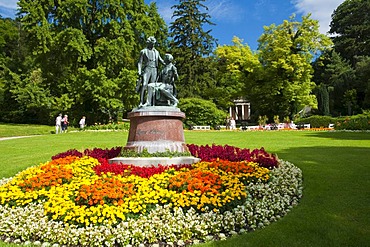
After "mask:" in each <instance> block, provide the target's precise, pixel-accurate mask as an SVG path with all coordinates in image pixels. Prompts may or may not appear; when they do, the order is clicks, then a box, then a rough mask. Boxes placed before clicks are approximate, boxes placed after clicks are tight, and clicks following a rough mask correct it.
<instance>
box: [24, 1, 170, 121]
mask: <svg viewBox="0 0 370 247" xmlns="http://www.w3.org/2000/svg"><path fill="white" fill-rule="evenodd" d="M18 5H19V7H20V10H19V16H20V20H21V23H22V28H24V29H25V30H26V32H27V38H28V40H29V45H30V49H31V51H32V52H33V54H34V55H35V64H36V65H37V67H39V68H40V69H41V77H42V80H41V81H42V83H41V84H40V85H39V86H40V87H42V88H43V89H44V90H46V91H50V97H52V98H53V99H54V100H53V101H52V102H53V103H54V109H55V111H64V112H69V113H70V115H72V116H73V115H74V116H75V117H76V118H77V119H78V118H79V117H80V116H81V115H87V117H88V119H89V120H90V121H95V120H100V121H103V120H108V117H110V116H115V115H116V114H117V112H118V111H122V110H123V111H128V110H130V109H132V108H133V106H135V105H136V104H137V102H138V97H137V95H136V93H135V91H134V88H135V80H136V74H137V72H136V57H137V56H138V54H139V51H140V49H142V47H144V46H145V41H146V38H147V37H148V36H150V35H157V39H158V41H159V42H161V43H163V42H165V41H164V40H165V38H166V32H165V30H166V25H165V23H164V21H163V20H162V18H160V16H159V14H158V13H157V12H156V6H155V4H151V5H150V6H147V5H146V4H145V3H144V1H143V0H140V1H137V0H125V1H123V0H104V1H103V0H65V1H45V0H35V1H31V0H20V1H19V3H18ZM66 99H68V100H67V101H68V102H69V101H71V102H72V103H71V104H69V103H68V104H67V103H65V102H66ZM71 113H72V114H71ZM55 114H56V112H55Z"/></svg>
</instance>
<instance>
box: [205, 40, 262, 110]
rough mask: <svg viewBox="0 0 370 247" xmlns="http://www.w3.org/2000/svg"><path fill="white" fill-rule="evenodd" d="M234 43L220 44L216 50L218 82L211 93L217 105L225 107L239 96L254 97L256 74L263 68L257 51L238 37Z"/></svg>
mask: <svg viewBox="0 0 370 247" xmlns="http://www.w3.org/2000/svg"><path fill="white" fill-rule="evenodd" d="M232 41H233V45H224V46H218V47H217V48H216V50H215V60H216V62H215V64H216V66H217V67H216V68H217V70H216V71H218V73H217V76H216V77H215V78H217V81H216V84H215V87H214V88H212V87H211V88H208V89H206V90H210V91H211V90H212V91H213V93H210V95H212V96H213V97H214V101H216V102H217V105H220V106H222V107H223V108H224V109H227V108H228V107H230V106H231V105H232V104H233V103H232V102H233V100H235V99H238V98H246V99H249V100H250V99H252V98H253V97H254V95H253V87H254V82H255V76H256V75H257V73H258V71H260V70H261V64H260V62H259V60H258V56H257V54H256V53H253V52H252V51H251V49H250V47H249V46H248V45H247V44H242V40H241V39H239V38H238V37H234V38H233V40H232Z"/></svg>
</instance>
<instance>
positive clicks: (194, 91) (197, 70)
mask: <svg viewBox="0 0 370 247" xmlns="http://www.w3.org/2000/svg"><path fill="white" fill-rule="evenodd" d="M203 2H205V0H179V4H178V5H174V6H173V7H172V8H173V9H174V13H173V16H172V18H174V19H175V20H174V21H173V22H172V23H171V24H170V27H169V29H170V34H169V35H170V38H171V41H170V50H171V53H172V54H173V56H174V58H175V60H176V66H177V67H178V68H179V75H180V78H179V81H178V83H177V86H178V92H179V97H180V98H183V97H193V96H198V97H199V96H201V95H202V92H203V89H204V88H206V87H207V84H209V83H213V82H212V81H210V80H212V77H211V76H210V74H212V67H211V66H210V63H209V59H208V58H207V56H208V55H210V54H211V53H212V51H213V48H214V45H215V42H216V40H215V39H214V38H213V37H212V36H211V34H210V32H211V30H208V31H205V30H204V27H205V26H209V25H214V24H213V23H212V22H211V21H210V18H211V17H210V15H209V14H208V13H207V11H208V8H207V6H205V5H204V4H203ZM202 11H204V12H202Z"/></svg>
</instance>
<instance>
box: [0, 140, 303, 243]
mask: <svg viewBox="0 0 370 247" xmlns="http://www.w3.org/2000/svg"><path fill="white" fill-rule="evenodd" d="M188 147H189V151H190V152H191V154H192V155H194V156H196V157H199V158H200V159H201V161H200V162H198V163H196V164H193V165H180V166H157V167H154V166H153V167H149V168H144V167H136V166H131V165H129V164H120V165H117V164H109V163H108V159H109V158H112V157H114V156H115V155H118V154H119V153H120V151H121V150H120V149H121V148H119V147H116V148H112V149H105V150H103V149H93V150H85V151H84V152H78V151H76V150H69V151H67V152H65V153H61V154H58V155H56V156H53V158H52V160H51V161H49V162H46V163H43V164H40V165H38V166H33V167H30V168H28V169H26V170H24V171H22V172H20V173H18V174H17V175H16V176H14V177H13V178H6V179H2V180H0V236H1V238H2V239H3V240H6V241H12V242H26V241H30V242H37V241H38V242H39V243H41V242H42V243H44V244H46V245H47V244H50V245H53V246H62V245H66V246H127V245H133V246H147V245H148V246H149V245H152V244H158V245H159V246H166V245H169V246H184V245H190V244H193V243H198V242H204V241H210V240H218V239H224V238H226V237H227V236H230V235H233V234H236V233H242V232H245V231H251V230H254V229H256V228H262V227H264V226H266V225H268V224H270V223H271V222H273V221H275V220H277V219H279V218H280V217H282V216H284V215H285V214H286V213H287V212H288V211H289V210H290V209H291V208H292V206H294V205H296V204H297V203H298V200H299V198H300V197H301V194H302V173H301V170H300V169H298V168H297V167H295V166H294V165H293V164H291V163H289V162H286V161H282V160H279V159H277V157H276V156H275V155H272V154H269V153H267V152H266V151H265V150H264V149H256V150H253V151H250V150H248V149H240V148H236V147H231V146H217V145H212V146H197V145H188ZM86 154H88V155H86Z"/></svg>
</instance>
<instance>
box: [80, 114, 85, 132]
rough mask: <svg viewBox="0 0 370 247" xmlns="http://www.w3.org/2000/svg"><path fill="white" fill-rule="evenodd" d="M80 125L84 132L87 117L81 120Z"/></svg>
mask: <svg viewBox="0 0 370 247" xmlns="http://www.w3.org/2000/svg"><path fill="white" fill-rule="evenodd" d="M79 125H80V130H83V128H85V125H86V117H85V116H83V117H82V118H81V119H80V122H79Z"/></svg>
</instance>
